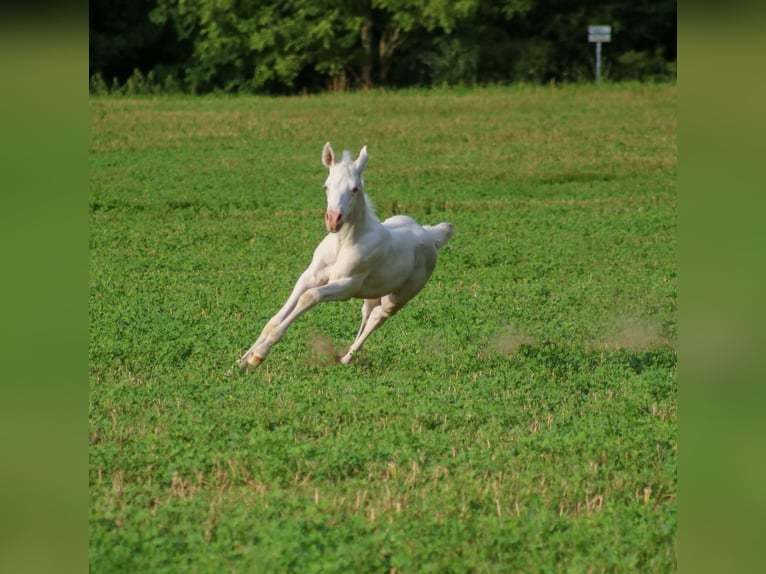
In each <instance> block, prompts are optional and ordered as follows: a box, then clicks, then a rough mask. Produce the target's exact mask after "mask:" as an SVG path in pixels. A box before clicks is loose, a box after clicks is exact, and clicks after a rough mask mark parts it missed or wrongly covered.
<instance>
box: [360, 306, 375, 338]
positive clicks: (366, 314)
mask: <svg viewBox="0 0 766 574" xmlns="http://www.w3.org/2000/svg"><path fill="white" fill-rule="evenodd" d="M378 305H380V298H377V299H365V300H364V302H363V303H362V323H361V325H359V331H357V333H356V338H359V336H360V335H361V334H362V332H363V331H364V326H365V325H366V324H367V321H368V320H369V318H370V313H372V310H373V309H375V307H377V306H378Z"/></svg>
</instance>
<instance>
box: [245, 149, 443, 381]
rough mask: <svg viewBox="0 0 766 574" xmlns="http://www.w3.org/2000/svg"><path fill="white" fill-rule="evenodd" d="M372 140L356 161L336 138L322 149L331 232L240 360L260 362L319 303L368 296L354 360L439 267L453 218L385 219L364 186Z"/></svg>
mask: <svg viewBox="0 0 766 574" xmlns="http://www.w3.org/2000/svg"><path fill="white" fill-rule="evenodd" d="M366 163H367V146H364V147H363V148H362V150H361V151H360V152H359V157H358V158H357V159H356V161H353V160H352V159H351V153H350V152H348V151H344V152H343V157H342V159H341V160H340V161H337V160H336V158H335V154H334V153H333V150H332V147H331V146H330V142H327V143H326V144H325V146H324V149H323V150H322V164H324V165H325V167H327V169H328V170H329V172H330V173H329V175H328V176H327V180H326V181H325V184H324V189H325V192H326V194H327V211H326V212H325V225H326V226H327V231H329V234H328V235H327V236H326V237H325V238H324V239H323V240H322V242H321V243H320V244H319V246H318V247H317V248H316V250H315V251H314V257H313V259H312V260H311V264H310V265H309V266H308V268H307V269H306V270H305V271H304V272H303V274H302V275H301V276H300V278H299V279H298V282H297V283H296V284H295V287H294V288H293V291H292V293H291V294H290V297H289V298H288V299H287V302H286V303H285V304H284V306H283V307H282V308H281V309H280V310H279V312H278V313H277V314H276V315H274V316H273V317H272V318H271V319H270V320H269V322H268V323H266V326H265V327H264V328H263V331H262V332H261V336H260V337H258V340H257V341H256V342H255V343H254V344H253V346H252V347H250V349H249V350H248V351H247V353H245V354H244V355H243V356H242V358H241V359H240V360H239V366H240V367H246V366H247V365H252V366H256V367H257V366H258V365H260V364H261V363H262V362H263V360H264V359H265V358H266V355H268V353H269V350H270V349H271V347H272V346H273V345H274V344H275V343H277V342H279V340H280V339H281V338H282V336H283V335H284V334H285V331H287V328H288V327H289V326H290V324H291V323H292V322H293V321H295V320H296V319H297V318H298V317H300V316H301V315H302V314H303V313H305V312H306V311H308V310H309V309H311V308H312V307H313V306H314V305H316V304H317V303H322V302H324V301H345V300H347V299H350V298H351V297H356V298H358V299H364V303H363V304H362V325H361V326H360V327H359V332H358V333H357V335H356V339H355V340H354V342H353V343H352V344H351V347H350V348H349V349H348V352H347V353H346V354H345V355H344V356H343V358H341V363H343V364H348V363H349V362H350V361H351V359H352V358H353V356H354V353H356V352H357V351H359V349H360V348H361V347H362V344H364V342H365V340H366V339H367V337H369V336H370V334H371V333H372V332H373V331H374V330H375V329H377V328H378V327H380V326H381V325H382V324H383V323H384V322H385V321H386V319H388V318H389V317H391V316H392V315H394V314H395V313H396V312H397V311H399V309H401V308H402V307H403V306H404V304H405V303H407V301H409V300H410V299H412V298H413V297H414V296H415V295H417V294H418V293H419V292H420V290H421V289H422V288H423V286H424V285H425V284H426V282H427V281H428V279H429V277H431V273H432V272H433V270H434V267H436V250H437V249H439V248H440V247H442V246H443V245H444V244H445V243H447V241H448V240H449V238H450V237H452V233H453V231H454V228H453V226H452V224H451V223H440V224H438V225H435V226H430V225H425V226H421V225H419V224H418V223H417V222H416V221H415V220H414V219H412V218H411V217H406V216H404V215H396V216H394V217H391V218H389V219H386V220H385V221H384V222H383V223H381V222H380V220H379V219H378V218H377V217H376V215H375V212H374V210H373V207H372V205H371V204H370V201H369V199H368V198H367V196H366V195H365V193H364V182H363V181H362V171H363V170H364V167H365V164H366Z"/></svg>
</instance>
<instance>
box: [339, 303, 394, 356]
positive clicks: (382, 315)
mask: <svg viewBox="0 0 766 574" xmlns="http://www.w3.org/2000/svg"><path fill="white" fill-rule="evenodd" d="M379 301H380V304H378V305H371V304H370V305H369V307H368V302H375V300H374V299H367V300H365V302H364V307H362V326H361V327H360V329H359V333H358V334H357V336H356V339H354V342H353V343H351V346H350V347H349V348H348V351H347V352H346V354H345V355H344V356H343V358H341V360H340V362H341V363H343V364H344V365H348V364H349V363H350V362H351V359H353V358H354V354H355V353H357V352H358V351H359V349H361V348H362V345H363V344H364V342H365V341H366V340H367V337H369V336H370V335H371V334H372V332H373V331H374V330H375V329H377V328H378V327H380V326H381V325H382V324H383V323H385V322H386V320H387V319H388V318H389V317H391V316H393V315H395V314H396V313H397V312H398V311H399V309H401V308H402V307H404V304H405V303H406V302H407V301H409V299H399V298H397V297H396V296H395V295H393V294H392V295H386V296H385V297H383V298H382V299H379ZM366 309H369V311H368V316H367V318H366V320H365V319H364V313H365V310H366Z"/></svg>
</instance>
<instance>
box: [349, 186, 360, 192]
mask: <svg viewBox="0 0 766 574" xmlns="http://www.w3.org/2000/svg"><path fill="white" fill-rule="evenodd" d="M357 191H359V188H358V187H357V186H354V187H353V189H352V190H351V193H356V192H357Z"/></svg>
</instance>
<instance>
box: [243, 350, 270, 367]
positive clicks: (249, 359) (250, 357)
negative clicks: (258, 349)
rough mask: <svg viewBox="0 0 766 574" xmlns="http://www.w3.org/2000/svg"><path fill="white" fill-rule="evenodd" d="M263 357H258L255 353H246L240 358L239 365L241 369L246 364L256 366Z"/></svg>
mask: <svg viewBox="0 0 766 574" xmlns="http://www.w3.org/2000/svg"><path fill="white" fill-rule="evenodd" d="M264 358H265V357H259V356H258V355H256V354H255V353H248V354H247V355H245V356H244V357H242V358H241V359H240V361H239V366H240V367H241V368H243V369H244V368H245V367H247V366H250V367H257V366H258V365H260V364H261V363H262V362H263V359H264Z"/></svg>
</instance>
